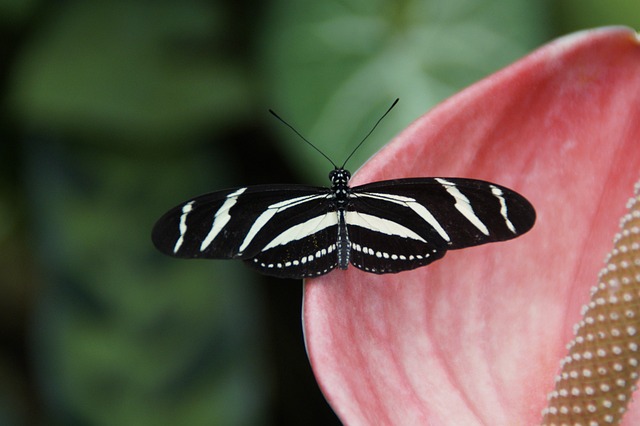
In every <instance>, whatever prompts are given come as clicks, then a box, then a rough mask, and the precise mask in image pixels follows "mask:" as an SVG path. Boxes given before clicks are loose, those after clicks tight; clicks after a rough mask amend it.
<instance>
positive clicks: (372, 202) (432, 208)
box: [347, 178, 535, 273]
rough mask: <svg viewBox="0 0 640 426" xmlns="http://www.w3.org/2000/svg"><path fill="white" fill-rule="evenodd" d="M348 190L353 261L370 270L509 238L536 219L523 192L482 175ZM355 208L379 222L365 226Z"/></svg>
mask: <svg viewBox="0 0 640 426" xmlns="http://www.w3.org/2000/svg"><path fill="white" fill-rule="evenodd" d="M352 191H353V200H352V202H351V207H350V209H352V210H353V212H354V213H353V215H352V216H351V217H354V216H355V217H357V218H358V221H357V223H349V222H350V221H349V219H347V224H348V226H349V236H350V238H349V239H350V241H351V244H352V254H351V263H352V264H353V265H354V266H356V267H358V268H360V269H363V270H365V271H369V272H374V273H389V272H400V271H404V270H408V269H414V268H418V267H420V266H424V265H428V264H429V263H431V262H433V261H435V260H438V259H440V258H441V257H442V256H444V255H445V252H446V251H447V250H454V249H461V248H465V247H471V246H475V245H479V244H485V243H490V242H496V241H504V240H509V239H512V238H515V237H517V236H519V235H521V234H523V233H525V232H527V231H528V230H529V229H531V227H532V226H533V224H534V222H535V210H534V209H533V207H532V206H531V204H530V203H529V202H528V201H527V200H526V199H525V198H524V197H522V196H521V195H519V194H518V193H516V192H514V191H512V190H510V189H507V188H504V187H502V186H499V185H496V184H492V183H489V182H485V181H480V180H473V179H461V178H416V179H397V180H391V181H383V182H375V183H370V184H366V185H362V186H358V187H355V188H353V189H352ZM359 212H367V215H368V217H371V216H372V217H374V218H375V220H374V222H375V223H376V224H377V226H369V225H371V224H372V223H370V222H369V220H368V219H363V218H362V217H361V216H362V214H360V213H359ZM348 217H349V216H348ZM379 219H383V220H384V221H381V220H379ZM374 229H375V230H374Z"/></svg>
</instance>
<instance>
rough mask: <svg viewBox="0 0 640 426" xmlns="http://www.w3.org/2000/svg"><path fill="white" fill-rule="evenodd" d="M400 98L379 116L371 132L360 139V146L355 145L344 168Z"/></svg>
mask: <svg viewBox="0 0 640 426" xmlns="http://www.w3.org/2000/svg"><path fill="white" fill-rule="evenodd" d="M399 100H400V98H396V100H395V101H393V103H392V104H391V106H390V107H389V109H388V110H387V112H385V113H384V114H382V117H380V118H378V121H376V124H374V125H373V127H372V128H371V130H369V133H367V134H366V136H365V137H364V138H362V140H361V141H360V143H359V144H358V146H356V147H355V149H354V150H353V151H351V154H349V156H348V157H347V159H346V160H344V163H342V168H344V166H346V165H347V161H349V159H351V157H353V154H355V153H356V151H357V150H358V148H360V146H361V145H362V144H363V143H364V141H366V140H367V138H368V137H369V135H371V133H373V131H374V130H375V129H376V127H378V124H380V122H381V121H382V119H383V118H385V117H386V116H387V114H389V112H390V111H391V110H392V109H393V107H394V106H396V104H397V103H398V101H399Z"/></svg>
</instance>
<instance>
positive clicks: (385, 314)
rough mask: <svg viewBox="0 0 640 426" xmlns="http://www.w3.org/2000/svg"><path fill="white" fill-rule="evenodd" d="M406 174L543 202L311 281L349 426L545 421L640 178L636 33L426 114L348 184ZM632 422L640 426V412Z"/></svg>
mask: <svg viewBox="0 0 640 426" xmlns="http://www.w3.org/2000/svg"><path fill="white" fill-rule="evenodd" d="M411 176H445V177H447V176H458V177H470V178H476V179H484V180H488V181H492V182H496V183H499V184H501V185H504V186H507V187H509V188H512V189H514V190H516V191H517V192H519V193H521V194H523V195H524V196H525V197H527V198H528V199H529V200H530V201H531V202H532V204H533V205H534V206H535V208H536V211H537V215H538V219H537V222H536V225H535V226H534V228H533V229H532V230H531V231H530V232H529V233H528V234H526V235H524V236H522V237H520V238H517V239H515V240H512V241H508V242H501V243H496V244H488V245H484V246H480V247H474V248H468V249H464V250H458V251H451V252H449V253H448V254H447V255H446V256H445V257H444V258H443V259H441V260H439V261H437V262H435V263H434V264H432V265H429V266H427V267H424V268H420V269H417V270H414V271H409V272H404V273H400V274H391V275H381V276H378V275H373V274H367V273H364V272H362V271H359V270H357V269H355V268H349V270H348V271H344V272H343V271H337V272H333V273H331V274H329V275H326V276H324V277H321V278H318V279H313V280H308V281H307V282H306V284H305V300H304V314H303V315H304V328H305V335H306V343H307V349H308V354H309V358H310V361H311V365H312V367H313V370H314V372H315V375H316V378H317V380H318V383H319V385H320V387H321V389H322V390H323V392H324V394H325V396H326V398H327V400H328V401H329V403H330V404H331V406H332V407H333V409H334V410H335V412H336V413H337V414H338V416H339V417H340V419H341V420H342V421H343V422H344V423H345V424H349V425H374V424H379V425H392V424H398V425H399V424H402V425H411V424H416V425H422V424H431V425H479V424H491V425H533V424H536V423H539V422H540V420H541V414H540V413H541V411H542V409H543V408H544V407H545V406H546V396H547V393H548V392H550V391H551V390H552V389H553V387H554V376H555V375H556V374H557V373H558V369H559V362H560V359H561V358H562V357H563V356H564V355H565V354H566V348H565V345H566V344H567V343H568V342H569V340H570V339H571V338H572V336H573V331H572V327H573V324H575V323H577V322H578V321H579V320H580V309H581V306H582V305H584V304H585V303H587V302H588V300H589V289H590V287H592V286H594V285H595V284H596V283H597V275H598V271H599V270H600V269H601V268H602V267H603V263H602V261H603V258H604V256H605V255H606V253H607V252H608V251H609V250H611V247H612V238H613V235H614V234H615V232H616V231H617V229H618V228H617V227H618V220H619V218H620V217H621V216H622V214H623V213H624V212H625V202H626V200H627V199H628V198H629V197H630V196H631V195H632V189H633V184H634V182H635V181H636V180H638V178H639V177H640V45H639V43H638V38H637V35H636V33H634V32H633V31H631V30H629V29H625V28H604V29H597V30H593V31H585V32H580V33H577V34H573V35H570V36H567V37H564V38H562V39H560V40H557V41H555V42H553V43H550V44H548V45H546V46H544V47H542V48H541V49H539V50H537V51H536V52H534V53H532V54H531V55H529V56H527V57H525V58H524V59H522V60H520V61H518V62H516V63H515V64H513V65H511V66H509V67H507V68H506V69H504V70H502V71H500V72H498V73H496V74H494V75H492V76H490V77H488V78H486V79H485V80H483V81H481V82H479V83H477V84H475V85H473V86H471V87H469V88H468V89H466V90H464V91H463V92H461V93H459V94H458V95H456V96H454V97H452V98H451V99H449V100H448V101H446V102H444V103H443V104H441V105H440V106H438V107H437V108H435V109H434V110H433V111H431V112H429V113H428V114H426V115H425V116H423V117H421V118H419V119H418V120H417V121H416V122H415V123H414V124H412V125H411V126H410V127H409V128H408V129H406V130H405V131H404V132H402V134H400V136H398V137H397V138H396V139H394V140H393V141H392V142H391V143H390V144H388V145H387V146H386V147H385V148H384V149H383V150H382V151H381V152H380V153H379V154H378V155H376V156H375V157H374V158H373V159H372V160H371V161H369V162H368V163H367V164H366V165H365V166H364V167H363V168H362V169H361V170H360V171H359V172H358V173H357V174H356V175H355V176H354V178H353V180H352V184H353V185H358V184H362V183H365V182H369V181H375V180H383V179H390V178H401V177H411ZM636 399H638V394H636ZM623 424H629V425H630V424H640V407H639V406H638V405H637V403H632V404H631V405H630V406H629V412H628V413H627V415H626V417H625V418H624V422H623Z"/></svg>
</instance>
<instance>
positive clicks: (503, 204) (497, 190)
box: [489, 185, 517, 234]
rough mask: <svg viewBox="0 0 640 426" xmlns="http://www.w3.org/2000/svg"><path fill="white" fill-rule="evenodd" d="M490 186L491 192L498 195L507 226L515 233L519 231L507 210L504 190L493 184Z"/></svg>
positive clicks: (501, 212)
mask: <svg viewBox="0 0 640 426" xmlns="http://www.w3.org/2000/svg"><path fill="white" fill-rule="evenodd" d="M489 186H490V187H491V193H492V194H493V195H495V196H496V198H497V199H498V201H500V214H501V215H502V217H503V218H504V223H505V224H506V225H507V228H509V231H511V232H513V233H514V234H515V233H517V231H516V227H515V226H513V223H511V221H510V220H509V216H508V212H507V202H506V200H505V199H504V197H503V195H504V194H503V192H502V190H501V189H500V188H498V187H495V186H493V185H489Z"/></svg>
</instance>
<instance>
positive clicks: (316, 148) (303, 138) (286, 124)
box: [269, 109, 338, 169]
mask: <svg viewBox="0 0 640 426" xmlns="http://www.w3.org/2000/svg"><path fill="white" fill-rule="evenodd" d="M269 112H270V113H271V115H273V116H274V117H275V118H277V119H278V120H280V122H281V123H282V124H284V125H285V126H287V127H288V128H290V129H291V130H293V132H294V133H295V134H296V135H298V136H299V137H300V139H302V140H303V141H305V142H306V143H308V144H309V145H310V146H311V148H313V149H315V150H316V151H318V152H319V153H320V155H322V156H323V157H324V158H326V159H327V160H329V162H330V163H331V164H332V165H333V167H334V168H336V169H337V168H338V166H337V165H336V163H334V162H333V160H331V158H329V157H328V156H327V154H325V153H324V152H322V151H320V148H318V147H317V146H315V145H314V144H312V143H311V142H309V141H308V140H307V138H305V137H304V136H302V135H301V134H300V132H298V131H297V130H296V129H295V128H294V127H293V126H292V125H291V124H289V123H287V122H286V121H284V119H282V117H280V116H279V115H278V114H276V113H275V112H274V111H273V110H272V109H270V110H269Z"/></svg>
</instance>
